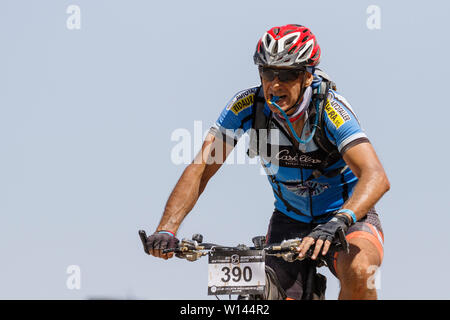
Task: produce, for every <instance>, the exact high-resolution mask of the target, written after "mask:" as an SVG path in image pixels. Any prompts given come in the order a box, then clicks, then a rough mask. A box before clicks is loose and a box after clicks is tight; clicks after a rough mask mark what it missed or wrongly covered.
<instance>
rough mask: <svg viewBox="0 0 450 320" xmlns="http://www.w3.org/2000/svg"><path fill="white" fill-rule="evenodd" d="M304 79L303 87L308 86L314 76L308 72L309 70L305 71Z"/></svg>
mask: <svg viewBox="0 0 450 320" xmlns="http://www.w3.org/2000/svg"><path fill="white" fill-rule="evenodd" d="M304 79H305V82H304V83H305V85H304V87H305V88H307V87H309V86H310V85H311V84H312V82H313V80H314V76H313V75H312V74H311V73H309V72H305V75H304Z"/></svg>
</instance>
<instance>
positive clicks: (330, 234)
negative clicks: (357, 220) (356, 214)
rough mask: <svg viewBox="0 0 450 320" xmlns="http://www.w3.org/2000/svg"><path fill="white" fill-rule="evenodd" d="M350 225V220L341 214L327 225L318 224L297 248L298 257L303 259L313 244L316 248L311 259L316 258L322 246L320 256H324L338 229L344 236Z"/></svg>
mask: <svg viewBox="0 0 450 320" xmlns="http://www.w3.org/2000/svg"><path fill="white" fill-rule="evenodd" d="M351 224H352V222H351V220H350V219H349V218H348V217H347V216H346V215H343V214H337V215H336V216H334V217H333V218H332V219H331V220H330V221H328V222H327V223H324V224H319V225H318V226H317V227H315V228H314V229H313V230H312V232H311V233H310V234H309V235H307V236H306V237H305V238H304V239H303V240H302V243H301V244H300V246H299V247H298V251H299V257H300V258H301V257H304V256H305V255H306V252H307V251H308V250H309V248H310V247H311V245H313V244H314V243H315V244H316V246H315V248H314V252H313V254H312V256H311V259H313V260H314V259H316V257H317V256H318V255H319V252H320V249H322V246H323V250H322V255H326V254H327V252H328V249H329V248H330V245H331V243H332V242H333V240H335V238H336V236H337V231H338V229H339V228H341V229H342V231H344V234H345V233H346V232H347V230H348V228H349V227H350V226H351Z"/></svg>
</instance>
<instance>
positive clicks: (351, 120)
mask: <svg viewBox="0 0 450 320" xmlns="http://www.w3.org/2000/svg"><path fill="white" fill-rule="evenodd" d="M320 55H321V50H320V47H319V45H318V43H317V40H316V37H315V36H314V35H313V34H312V33H311V31H310V30H309V29H308V28H306V27H304V26H300V25H292V24H290V25H285V26H281V27H273V28H271V29H270V30H268V31H267V32H266V33H265V34H264V35H263V36H262V38H261V39H260V40H259V42H258V44H257V47H256V51H255V54H254V62H255V64H256V65H257V66H258V69H259V74H260V78H261V86H259V87H254V88H250V89H246V90H243V91H240V92H238V93H237V94H236V95H235V96H234V97H233V98H232V99H231V101H230V102H229V103H228V105H227V106H226V107H225V108H224V109H223V111H222V113H221V114H220V116H219V118H218V120H217V121H216V123H215V124H214V125H213V126H212V128H211V129H210V131H209V133H208V135H207V137H206V139H205V141H204V143H203V145H202V149H201V151H200V152H199V154H198V155H197V156H196V158H195V159H194V161H193V162H192V163H191V164H190V165H189V166H188V167H187V168H186V169H185V170H184V172H183V174H182V176H181V178H180V179H179V181H178V183H177V185H176V186H175V188H174V190H173V191H172V193H171V195H170V197H169V200H168V201H167V204H166V207H165V210H164V214H163V216H162V218H161V221H160V224H159V226H158V228H157V229H156V232H155V233H154V234H153V235H151V236H149V237H148V239H147V247H148V248H149V253H150V254H151V255H153V256H155V257H160V258H164V259H168V258H171V257H172V256H173V253H169V254H163V253H162V250H163V249H166V248H173V247H175V246H176V245H177V243H178V239H177V238H176V237H175V234H176V232H177V230H178V228H179V226H180V224H181V222H182V221H183V219H184V218H185V216H186V215H187V214H188V213H189V212H190V211H191V210H192V208H193V207H194V205H195V203H196V201H197V200H198V198H199V196H200V194H201V193H202V192H203V190H204V189H205V187H206V184H207V183H208V181H209V179H210V178H211V177H212V176H213V175H214V174H215V173H216V172H217V171H218V170H219V168H220V167H221V165H222V164H223V162H224V161H225V159H226V157H227V156H228V155H229V154H230V152H231V151H232V150H233V148H234V146H235V145H236V143H237V142H238V140H239V139H240V138H241V136H242V135H243V133H245V132H248V133H249V134H250V136H251V143H250V148H249V151H248V153H249V155H250V156H255V155H259V156H260V160H261V164H262V166H263V168H264V170H265V171H266V173H267V176H268V180H269V183H270V184H271V186H272V189H273V193H274V196H275V210H274V213H273V215H272V218H271V220H270V223H269V227H268V233H267V237H266V238H267V243H269V244H270V243H279V242H281V241H283V240H285V239H292V238H295V237H299V238H303V240H302V242H301V244H300V246H299V247H298V252H299V256H300V257H304V256H305V255H306V253H307V251H308V250H309V249H310V248H313V254H312V259H317V257H318V256H319V255H324V256H325V257H326V261H327V265H328V267H329V268H330V271H331V272H332V273H333V274H334V275H335V276H337V278H338V279H339V281H340V285H341V290H340V294H339V299H376V298H377V292H376V289H375V288H374V287H373V286H369V285H368V283H369V279H370V277H371V276H373V273H374V268H373V267H374V266H376V267H379V266H380V265H381V262H382V259H383V231H382V228H381V223H380V220H379V218H378V214H377V213H376V211H375V208H374V206H375V204H376V203H377V201H378V200H379V199H380V198H381V197H382V195H383V194H384V193H385V192H387V191H388V190H389V188H390V185H389V181H388V179H387V177H386V174H385V172H384V169H383V167H382V165H381V163H380V161H379V160H378V157H377V155H376V153H375V151H374V149H373V147H372V145H371V143H370V142H369V140H368V138H367V136H366V134H365V133H364V131H363V130H362V129H361V126H360V123H359V120H358V118H357V117H356V114H355V112H354V110H353V109H352V108H351V106H350V105H349V103H348V102H347V100H346V99H345V98H344V97H343V96H342V95H340V94H339V93H337V92H336V89H335V85H334V83H333V82H332V81H331V80H330V79H329V77H328V76H327V75H326V74H325V73H324V72H323V71H321V70H320V69H318V68H317V65H318V64H319V60H320ZM265 148H266V150H265V151H267V150H270V151H273V150H276V151H275V152H269V153H270V154H269V153H268V152H263V150H262V149H265ZM338 229H342V230H344V231H345V234H346V239H347V241H348V243H349V245H350V251H349V253H346V252H329V248H330V245H331V243H332V242H333V240H334V239H335V237H336V233H337V231H338ZM266 264H267V265H268V266H270V267H271V268H272V269H273V270H274V271H275V273H276V276H277V278H278V281H279V284H280V286H281V287H282V288H283V289H284V292H285V293H286V296H287V298H290V299H301V298H302V294H303V288H304V279H305V267H304V261H295V262H286V261H283V260H282V259H277V258H275V257H266Z"/></svg>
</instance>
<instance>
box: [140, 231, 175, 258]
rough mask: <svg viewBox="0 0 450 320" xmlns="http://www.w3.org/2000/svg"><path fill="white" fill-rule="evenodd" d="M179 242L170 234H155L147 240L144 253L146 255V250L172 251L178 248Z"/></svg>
mask: <svg viewBox="0 0 450 320" xmlns="http://www.w3.org/2000/svg"><path fill="white" fill-rule="evenodd" d="M179 242H180V240H178V239H177V238H176V237H175V236H173V235H171V234H168V233H166V232H155V233H154V234H152V235H151V236H149V237H148V238H147V241H146V247H147V248H146V249H147V250H146V252H147V253H148V250H164V249H174V248H176V247H177V246H178V243H179Z"/></svg>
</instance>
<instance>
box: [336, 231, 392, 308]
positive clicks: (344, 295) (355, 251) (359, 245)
mask: <svg viewBox="0 0 450 320" xmlns="http://www.w3.org/2000/svg"><path fill="white" fill-rule="evenodd" d="M359 232H361V233H360V234H354V233H353V234H354V235H355V236H354V237H351V235H352V234H349V235H348V236H347V238H348V242H349V245H350V253H349V254H345V253H340V254H338V256H337V261H336V267H337V268H336V269H337V270H336V272H337V276H338V278H339V281H340V283H341V291H340V293H339V299H340V300H345V299H358V300H369V299H372V300H375V299H377V291H376V288H375V287H374V285H373V281H371V277H373V275H374V273H375V272H376V270H377V268H378V267H379V266H380V265H381V261H382V258H383V257H382V252H380V246H379V245H377V244H376V243H374V241H375V239H368V238H369V237H368V236H364V235H363V234H362V232H363V231H359ZM364 233H365V234H366V235H368V233H367V232H364ZM361 235H362V236H361ZM381 250H382V249H381Z"/></svg>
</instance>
